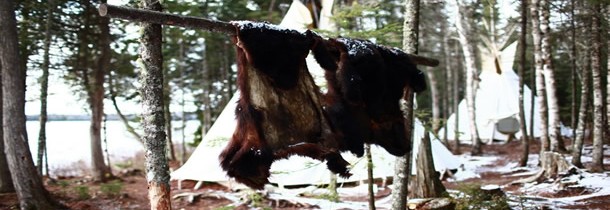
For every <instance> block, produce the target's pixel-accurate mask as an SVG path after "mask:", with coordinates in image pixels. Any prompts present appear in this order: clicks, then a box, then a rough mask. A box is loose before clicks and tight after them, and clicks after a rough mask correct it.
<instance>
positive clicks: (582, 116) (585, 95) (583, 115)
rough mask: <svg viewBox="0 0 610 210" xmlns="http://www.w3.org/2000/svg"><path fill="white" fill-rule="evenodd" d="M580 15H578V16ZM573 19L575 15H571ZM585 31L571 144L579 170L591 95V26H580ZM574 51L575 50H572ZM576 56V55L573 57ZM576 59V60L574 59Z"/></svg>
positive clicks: (580, 57)
mask: <svg viewBox="0 0 610 210" xmlns="http://www.w3.org/2000/svg"><path fill="white" fill-rule="evenodd" d="M576 3H577V1H576V0H573V1H572V4H574V7H576V6H578V8H574V10H576V11H575V12H578V13H581V12H580V11H581V10H582V9H583V6H582V2H581V3H580V4H579V5H576ZM579 15H580V14H579ZM573 17H574V18H575V17H576V15H573ZM585 22H587V21H584V20H583V23H585ZM582 25H583V27H584V30H585V33H584V34H585V36H584V37H586V38H584V40H583V42H584V45H583V46H585V50H583V53H582V54H581V55H579V56H578V60H579V61H580V69H581V70H580V71H581V72H580V105H579V108H578V123H577V126H576V128H575V133H576V135H575V136H574V142H573V143H572V164H573V165H574V166H576V167H579V168H584V165H583V164H582V161H581V156H582V148H583V142H584V139H585V133H586V128H587V122H588V121H589V119H588V118H589V117H588V114H587V111H588V110H587V109H588V107H589V95H590V94H591V93H590V92H591V91H590V88H589V85H590V84H589V83H590V78H589V77H590V75H591V72H590V71H589V67H590V64H591V63H590V61H591V54H590V53H591V50H590V49H588V48H589V46H591V37H590V36H591V34H592V32H591V27H590V26H591V24H582ZM574 30H576V28H574ZM574 39H576V37H574ZM574 50H576V49H574ZM574 56H576V55H574ZM575 59H576V58H575Z"/></svg>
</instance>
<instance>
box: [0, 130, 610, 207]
mask: <svg viewBox="0 0 610 210" xmlns="http://www.w3.org/2000/svg"><path fill="white" fill-rule="evenodd" d="M460 150H461V151H462V152H469V151H468V150H469V148H468V146H467V145H462V146H460ZM538 150H539V145H538V144H533V145H532V148H531V149H530V154H536V153H538ZM483 151H485V152H486V154H485V155H497V156H500V157H501V158H499V161H498V162H496V163H495V165H505V164H507V163H508V162H516V161H518V159H519V157H520V154H521V146H520V142H518V141H513V142H509V143H506V144H503V143H496V144H491V145H484V148H483ZM170 165H171V166H172V167H173V168H176V167H177V164H175V163H171V164H170ZM606 169H610V163H606ZM520 178H524V177H511V176H506V174H500V173H495V172H487V173H482V174H481V177H480V178H475V179H468V180H464V181H462V182H459V183H456V182H446V181H444V182H443V183H444V185H445V186H446V187H447V188H448V189H456V188H458V187H459V185H460V184H468V183H470V184H479V185H486V184H497V185H500V186H505V187H504V188H503V190H504V191H508V192H513V193H514V192H516V190H518V189H519V187H520V186H517V185H507V184H508V183H510V182H512V181H514V180H516V179H520ZM117 180H118V181H119V182H120V183H121V184H120V185H121V190H120V193H116V194H113V193H110V192H109V191H108V190H103V189H102V188H103V186H104V185H107V184H102V183H95V182H92V181H89V180H87V178H85V177H68V178H62V179H58V180H53V181H51V180H49V179H45V181H46V182H45V184H46V188H47V189H48V190H49V191H50V192H51V194H52V195H53V196H54V197H55V198H56V199H58V200H60V201H61V202H62V203H64V204H65V205H67V206H68V207H70V208H72V209H83V210H106V209H150V205H149V203H148V191H147V184H146V179H145V177H144V173H142V171H138V170H132V171H129V172H123V173H119V175H118V178H117ZM194 185H195V182H189V181H184V182H183V183H182V187H183V189H184V190H177V189H178V186H177V182H176V181H172V182H171V188H172V195H176V194H178V193H182V192H195V193H197V192H201V193H202V192H206V191H207V190H210V189H212V190H227V189H226V188H225V187H223V186H221V185H218V184H213V183H206V184H204V185H203V187H202V188H201V189H199V190H196V191H195V190H192V189H193V186H194ZM85 192H86V193H85ZM390 193H391V192H390V191H389V190H384V191H381V192H379V194H378V195H377V196H376V198H378V199H379V198H383V197H386V196H389V195H390ZM587 193H590V192H588V191H587V190H586V189H581V188H580V189H579V188H575V189H572V190H570V191H560V192H558V193H556V194H552V195H549V194H545V195H544V196H546V197H565V196H572V195H581V194H587ZM341 199H343V200H350V201H365V200H366V199H367V198H366V196H362V197H345V198H341ZM228 204H231V201H229V200H226V199H224V198H217V197H214V196H202V197H199V198H197V199H195V201H194V202H193V203H189V202H187V201H186V200H185V199H173V200H172V207H173V209H185V210H191V209H193V210H194V209H197V210H199V209H219V208H222V207H224V206H226V205H228ZM273 206H279V208H273V209H303V208H315V207H311V206H309V207H307V206H295V205H293V204H290V203H279V204H274V205H273ZM608 206H610V196H600V197H595V198H591V199H588V200H587V201H586V202H580V203H578V204H574V205H572V206H566V207H564V208H566V209H605V208H608ZM0 209H18V200H17V196H16V195H15V194H14V193H5V194H0ZM236 209H248V207H246V206H240V207H237V208H236Z"/></svg>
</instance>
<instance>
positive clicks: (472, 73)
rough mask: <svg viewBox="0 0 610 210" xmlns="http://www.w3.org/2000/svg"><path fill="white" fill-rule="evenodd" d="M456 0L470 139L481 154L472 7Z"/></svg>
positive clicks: (476, 150) (475, 150)
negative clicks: (471, 22) (477, 115)
mask: <svg viewBox="0 0 610 210" xmlns="http://www.w3.org/2000/svg"><path fill="white" fill-rule="evenodd" d="M460 1H461V0H456V2H457V4H458V7H459V12H458V13H457V14H458V17H457V18H456V20H457V21H456V24H455V25H456V27H457V30H458V34H459V41H460V44H461V45H462V51H463V53H464V61H465V65H466V66H465V67H466V105H467V107H468V108H467V109H468V121H469V122H470V124H469V125H470V139H471V140H472V151H471V153H472V154H473V155H480V154H481V153H482V151H481V139H480V138H479V131H478V130H477V122H476V114H475V111H476V110H475V106H474V103H475V93H474V86H475V85H474V82H475V81H474V80H475V77H476V73H477V67H476V62H475V52H474V50H475V49H474V45H475V44H474V42H473V41H472V39H471V38H470V37H474V35H472V31H471V30H472V27H471V24H470V22H469V20H470V18H471V14H472V8H469V6H468V5H465V3H463V2H460Z"/></svg>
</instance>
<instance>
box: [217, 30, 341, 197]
mask: <svg viewBox="0 0 610 210" xmlns="http://www.w3.org/2000/svg"><path fill="white" fill-rule="evenodd" d="M234 24H235V25H236V27H237V29H238V33H237V35H236V36H235V38H234V40H235V43H236V46H237V62H238V78H237V82H238V88H239V90H240V92H241V95H240V98H239V101H238V104H237V108H236V110H235V114H236V117H237V128H236V130H235V132H234V133H233V137H232V139H231V140H230V141H229V143H228V145H227V146H226V148H225V149H224V150H223V152H222V153H221V154H220V162H221V167H222V168H223V169H224V170H225V171H227V174H228V175H229V176H230V177H233V178H235V179H236V180H237V181H239V182H241V183H243V184H246V185H247V186H249V187H252V188H255V189H261V188H262V187H263V186H264V184H266V183H268V177H269V175H270V172H269V169H270V167H271V163H272V162H273V161H275V160H277V159H282V158H287V157H289V156H291V155H301V156H307V157H311V158H313V159H317V160H321V161H324V160H326V162H327V166H328V168H329V169H330V170H331V171H333V172H335V173H337V174H339V175H341V176H343V177H349V175H350V174H349V172H348V169H347V166H348V162H347V161H345V160H344V159H343V158H342V157H341V155H340V153H339V149H338V148H339V145H338V144H337V141H336V137H335V135H334V133H333V131H332V127H331V126H330V123H329V122H328V120H327V118H326V117H325V116H324V115H325V114H324V111H323V110H322V103H321V98H320V92H319V89H318V87H317V86H316V85H315V84H314V82H313V79H312V77H311V75H310V74H309V71H308V69H307V65H306V63H305V58H306V56H307V55H308V53H309V50H310V48H311V47H312V45H313V43H314V39H313V38H312V37H313V34H312V33H311V32H307V33H299V32H297V31H294V30H288V29H282V28H277V27H276V26H273V25H270V24H265V23H254V22H235V23H234Z"/></svg>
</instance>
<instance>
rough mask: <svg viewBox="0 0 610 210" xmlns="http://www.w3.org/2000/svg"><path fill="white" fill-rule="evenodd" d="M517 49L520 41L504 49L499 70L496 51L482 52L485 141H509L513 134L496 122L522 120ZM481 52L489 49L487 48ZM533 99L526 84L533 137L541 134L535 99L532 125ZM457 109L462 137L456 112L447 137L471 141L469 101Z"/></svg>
mask: <svg viewBox="0 0 610 210" xmlns="http://www.w3.org/2000/svg"><path fill="white" fill-rule="evenodd" d="M516 49H517V43H516V42H515V43H513V44H510V45H509V46H508V47H506V48H504V49H503V50H501V51H500V53H499V55H498V56H497V59H498V64H499V65H498V66H499V67H500V69H499V70H498V69H496V64H495V60H494V59H495V56H494V53H489V52H487V53H482V54H481V58H482V59H483V62H482V66H483V70H482V71H481V74H480V75H479V78H480V82H479V87H478V89H477V91H476V95H475V114H476V123H477V130H478V132H479V136H480V138H481V139H482V140H507V139H508V138H509V136H508V135H506V134H503V133H501V132H500V131H499V130H498V127H497V124H496V123H497V122H498V121H500V120H502V119H506V118H514V119H519V118H518V117H519V77H518V76H517V74H515V72H514V71H513V63H514V60H515V52H516ZM481 51H482V52H485V51H484V50H483V49H482V50H481ZM536 97H537V96H536ZM531 102H532V90H531V89H530V88H529V87H527V86H524V89H523V106H524V110H525V119H526V123H525V125H526V127H527V131H528V132H530V130H531V129H530V128H531V126H534V128H533V131H534V133H533V136H534V137H540V124H541V122H540V112H539V111H538V110H539V105H538V102H537V100H535V99H534V107H533V108H534V115H533V118H534V121H533V124H531V125H530V122H531V121H530V120H531V118H532V115H531V109H532V103H531ZM457 112H458V115H459V120H458V122H457V125H458V132H457V133H458V136H457V137H456V135H455V134H456V132H455V124H456V114H455V113H454V114H452V115H451V116H449V118H448V119H447V127H446V128H447V139H449V140H455V139H458V138H459V140H460V141H465V142H469V141H470V140H471V136H470V127H469V126H470V124H469V122H468V111H467V108H466V101H465V100H462V101H460V103H459V105H458V111H457ZM444 129H445V128H442V129H441V130H440V131H439V135H440V136H441V137H440V138H443V137H444V135H445V132H444ZM563 130H564V134H567V133H566V131H567V129H566V128H563ZM528 135H530V136H531V135H532V134H531V133H528ZM515 137H517V138H519V137H521V132H517V133H516V134H515Z"/></svg>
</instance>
